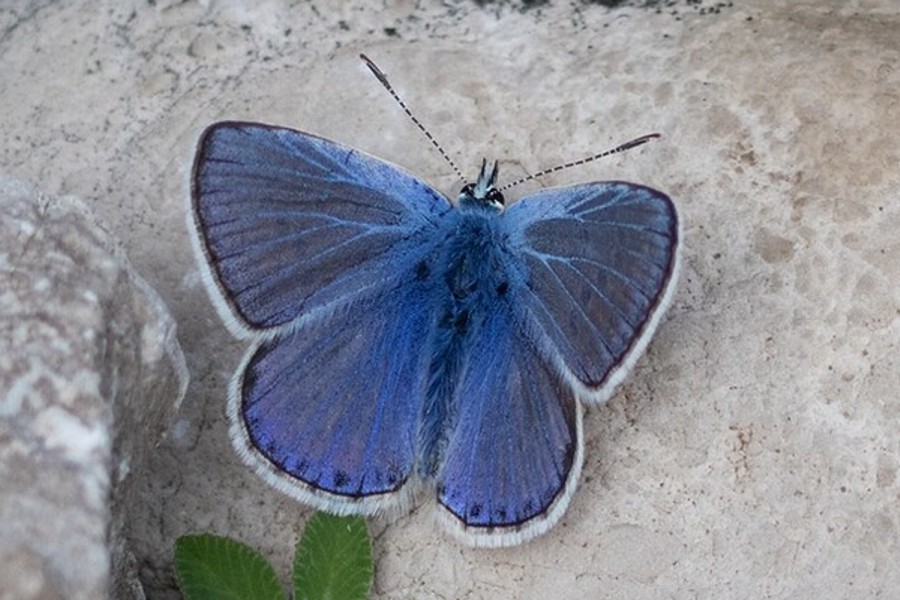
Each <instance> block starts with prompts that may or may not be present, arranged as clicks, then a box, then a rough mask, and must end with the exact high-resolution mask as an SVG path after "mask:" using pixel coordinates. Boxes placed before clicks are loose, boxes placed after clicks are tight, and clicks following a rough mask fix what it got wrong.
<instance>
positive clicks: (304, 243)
mask: <svg viewBox="0 0 900 600" xmlns="http://www.w3.org/2000/svg"><path fill="white" fill-rule="evenodd" d="M191 198H192V214H193V220H194V227H195V231H196V233H197V234H196V235H195V236H194V237H193V240H194V242H195V246H196V247H197V248H198V250H199V251H200V253H201V254H202V256H203V260H202V261H201V262H203V263H204V264H205V266H206V267H207V268H208V270H207V273H208V275H209V277H207V283H209V284H211V285H209V287H210V288H211V289H212V295H213V298H214V299H215V300H216V301H217V302H216V306H217V308H218V309H219V312H220V313H221V314H222V316H223V318H224V320H225V321H226V323H227V324H228V325H229V327H230V329H231V330H232V332H233V333H235V334H236V335H240V336H241V337H247V336H250V335H252V334H254V332H260V331H265V332H267V334H275V333H276V332H277V331H279V330H285V329H290V328H292V327H296V326H297V325H298V324H299V323H300V322H301V321H302V320H309V319H314V318H318V317H321V316H327V315H328V314H330V313H331V312H333V311H334V310H337V309H339V308H341V307H345V306H348V305H351V304H352V303H354V302H356V301H359V300H360V299H363V298H366V297H372V296H375V295H378V294H381V293H384V292H385V291H387V290H389V289H391V288H393V287H396V286H397V285H398V277H400V276H401V274H403V273H408V272H409V271H410V269H414V268H416V267H417V263H418V262H419V261H421V260H422V259H423V258H424V257H426V256H428V255H429V254H430V253H431V252H432V251H433V248H434V245H435V244H438V243H440V241H441V240H440V235H439V234H438V233H437V231H436V230H437V229H438V228H439V227H440V224H441V223H442V222H443V221H442V218H443V217H444V216H445V215H446V214H447V213H448V211H450V210H452V208H451V205H450V203H449V202H448V201H447V199H446V198H444V197H443V196H441V195H440V194H438V193H437V192H436V191H434V190H433V189H432V188H430V187H428V186H426V185H425V184H424V183H422V182H421V181H419V180H418V179H416V178H414V177H412V176H411V175H409V174H407V173H405V172H403V171H401V170H400V169H399V168H397V167H394V166H393V165H389V164H387V163H385V162H383V161H380V160H378V159H375V158H373V157H371V156H368V155H367V154H365V153H362V152H360V151H358V150H354V149H352V148H348V147H346V146H343V145H340V144H337V143H335V142H332V141H329V140H326V139H323V138H320V137H317V136H314V135H310V134H307V133H303V132H300V131H295V130H292V129H288V128H284V127H274V126H270V125H263V124H259V123H244V122H231V121H225V122H220V123H216V124H214V125H212V126H210V127H209V128H208V129H207V130H206V131H205V132H204V133H203V135H202V137H201V138H200V142H199V146H198V149H197V155H196V158H195V162H194V168H193V176H192V184H191Z"/></svg>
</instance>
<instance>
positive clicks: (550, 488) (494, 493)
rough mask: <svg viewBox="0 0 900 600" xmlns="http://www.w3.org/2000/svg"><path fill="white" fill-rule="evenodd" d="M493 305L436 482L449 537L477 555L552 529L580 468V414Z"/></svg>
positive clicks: (474, 346)
mask: <svg viewBox="0 0 900 600" xmlns="http://www.w3.org/2000/svg"><path fill="white" fill-rule="evenodd" d="M514 319H515V318H514V315H513V312H512V309H511V308H510V306H509V305H508V304H506V303H505V302H503V301H502V300H498V301H497V302H496V303H495V304H494V305H493V306H492V307H490V311H488V312H487V320H486V322H485V323H484V325H483V327H482V328H481V329H480V330H479V331H478V332H477V335H476V336H474V337H473V338H472V339H471V347H470V348H469V349H468V352H467V353H466V356H465V365H464V367H463V368H462V372H461V376H460V380H459V384H458V387H457V388H456V391H455V395H456V397H455V399H454V405H455V406H456V407H457V411H458V414H457V418H456V424H455V426H454V429H453V433H452V435H451V436H450V439H449V441H448V444H447V448H446V450H445V453H444V457H443V458H444V460H443V464H442V466H441V469H440V471H439V473H438V477H437V495H438V502H439V504H440V506H441V508H442V509H443V510H442V511H441V515H442V517H443V521H444V522H445V524H446V525H447V526H448V528H449V529H450V530H451V531H452V532H453V533H455V534H456V535H457V536H459V537H461V538H462V539H463V540H464V541H466V542H468V543H471V544H473V545H478V546H507V545H512V544H517V543H520V542H522V541H525V540H527V539H530V538H532V537H534V536H536V535H539V534H541V533H543V532H544V531H546V530H548V529H549V528H550V527H552V526H553V525H554V524H555V523H556V521H557V520H558V519H559V518H560V516H561V515H562V514H563V512H564V511H565V509H566V506H567V505H568V503H569V499H570V497H571V494H572V492H573V491H574V488H575V485H576V483H577V481H578V474H579V472H580V470H581V462H582V454H583V451H582V446H583V445H582V441H581V435H582V434H581V406H580V404H578V402H577V401H576V398H575V395H574V393H573V392H572V391H571V390H570V389H569V387H568V386H567V385H566V383H565V381H563V379H562V377H561V376H560V375H559V373H557V372H556V370H555V368H554V367H553V366H552V365H550V364H549V363H548V362H547V361H546V360H544V359H543V358H542V357H541V356H540V354H539V352H538V351H537V350H536V348H534V346H533V345H532V344H531V343H530V342H529V340H527V339H526V338H524V337H523V335H522V332H521V331H520V330H519V329H518V328H517V326H516V324H515V320H514Z"/></svg>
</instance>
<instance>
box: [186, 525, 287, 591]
mask: <svg viewBox="0 0 900 600" xmlns="http://www.w3.org/2000/svg"><path fill="white" fill-rule="evenodd" d="M175 574H176V575H177V576H178V586H179V587H180V588H181V593H182V594H183V595H184V597H185V599H186V600H285V598H284V590H283V589H281V584H280V583H278V577H276V576H275V571H274V570H273V569H272V567H271V566H270V565H269V563H268V562H266V559H265V558H263V557H262V555H261V554H260V553H259V552H257V551H256V550H254V549H253V548H251V547H250V546H247V545H246V544H242V543H240V542H236V541H235V540H232V539H229V538H224V537H218V536H215V535H209V534H203V535H185V536H182V537H180V538H178V541H177V542H175Z"/></svg>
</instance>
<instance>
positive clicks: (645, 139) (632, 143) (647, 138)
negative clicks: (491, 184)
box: [497, 133, 660, 192]
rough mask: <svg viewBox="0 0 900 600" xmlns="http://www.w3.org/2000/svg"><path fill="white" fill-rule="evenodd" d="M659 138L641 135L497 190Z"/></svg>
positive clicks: (652, 134) (654, 134)
mask: <svg viewBox="0 0 900 600" xmlns="http://www.w3.org/2000/svg"><path fill="white" fill-rule="evenodd" d="M658 137H660V134H658V133H648V134H647V135H642V136H641V137H639V138H634V139H633V140H630V141H627V142H625V143H624V144H619V145H618V146H616V147H615V148H612V149H610V150H605V151H603V152H601V153H600V154H595V155H593V156H588V157H587V158H582V159H581V160H575V161H572V162H567V163H564V164H561V165H556V166H555V167H550V168H549V169H544V170H543V171H538V172H537V173H534V174H533V175H528V176H526V177H522V178H521V179H517V180H515V181H513V182H512V183H507V184H506V185H504V186H503V187H501V188H498V189H497V191H498V192H502V191H503V190H508V189H509V188H511V187H515V186H517V185H520V184H523V183H525V182H526V181H531V180H532V179H537V178H538V177H543V176H544V175H549V174H550V173H556V172H557V171H562V170H563V169H568V168H570V167H577V166H580V165H583V164H587V163H589V162H593V161H595V160H597V159H600V158H603V157H604V156H609V155H611V154H618V153H619V152H625V151H626V150H631V149H632V148H636V147H637V146H641V145H643V144H646V143H647V142H649V141H650V140H654V139H656V138H658Z"/></svg>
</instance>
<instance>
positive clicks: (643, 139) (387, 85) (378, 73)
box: [359, 54, 661, 192]
mask: <svg viewBox="0 0 900 600" xmlns="http://www.w3.org/2000/svg"><path fill="white" fill-rule="evenodd" d="M359 57H360V58H361V59H362V60H363V62H365V63H366V66H367V67H369V70H370V71H372V74H373V75H375V77H376V78H378V81H379V82H381V85H383V86H384V89H386V90H387V91H388V93H390V95H391V96H392V97H393V98H394V101H395V102H397V104H399V105H400V108H402V109H403V112H405V113H406V116H407V117H409V119H410V120H411V121H412V122H413V123H415V125H416V127H418V128H419V131H421V132H422V133H423V134H425V137H426V138H428V141H430V142H431V145H432V146H434V147H435V148H437V151H438V152H439V153H440V154H441V156H443V157H444V160H445V161H447V164H449V165H450V167H451V168H452V169H453V172H454V173H456V175H457V177H459V178H460V179H461V180H463V181H468V180H467V179H466V178H465V176H464V175H463V174H462V171H460V170H459V167H457V166H456V163H454V162H453V160H452V159H451V158H450V157H449V156H448V155H447V153H446V152H445V151H444V149H443V148H442V147H441V145H440V144H439V143H438V142H437V140H436V139H434V136H432V135H431V132H430V131H428V130H427V129H425V126H424V125H422V123H421V122H420V121H419V119H417V118H416V116H415V115H414V114H412V111H411V110H409V107H408V106H407V105H406V102H404V101H403V99H402V98H400V95H399V94H397V92H396V91H395V90H394V86H392V85H391V82H390V81H388V78H387V75H385V74H384V71H382V70H381V69H379V68H378V65H376V64H375V63H374V62H373V61H372V59H371V58H369V57H368V56H366V55H365V54H360V55H359ZM658 137H661V136H660V134H658V133H648V134H647V135H642V136H640V137H637V138H634V139H633V140H629V141H627V142H625V143H624V144H619V145H618V146H616V147H615V148H610V149H609V150H604V151H603V152H600V153H599V154H594V155H593V156H588V157H585V158H581V159H578V160H573V161H570V162H567V163H562V164H560V165H556V166H555V167H550V168H549V169H542V170H540V171H538V172H537V173H533V174H531V175H526V176H525V177H522V178H520V179H516V180H515V181H513V182H511V183H507V184H506V185H504V186H502V187H499V188H497V191H498V192H503V191H504V190H508V189H509V188H512V187H515V186H517V185H521V184H523V183H525V182H526V181H531V180H532V179H537V178H539V177H543V176H544V175H549V174H551V173H556V172H558V171H562V170H564V169H569V168H571V167H578V166H581V165H584V164H587V163H589V162H593V161H595V160H598V159H601V158H604V157H606V156H610V155H612V154H618V153H620V152H625V151H626V150H631V149H632V148H636V147H638V146H641V145H643V144H646V143H647V142H649V141H650V140H654V139H656V138H658Z"/></svg>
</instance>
